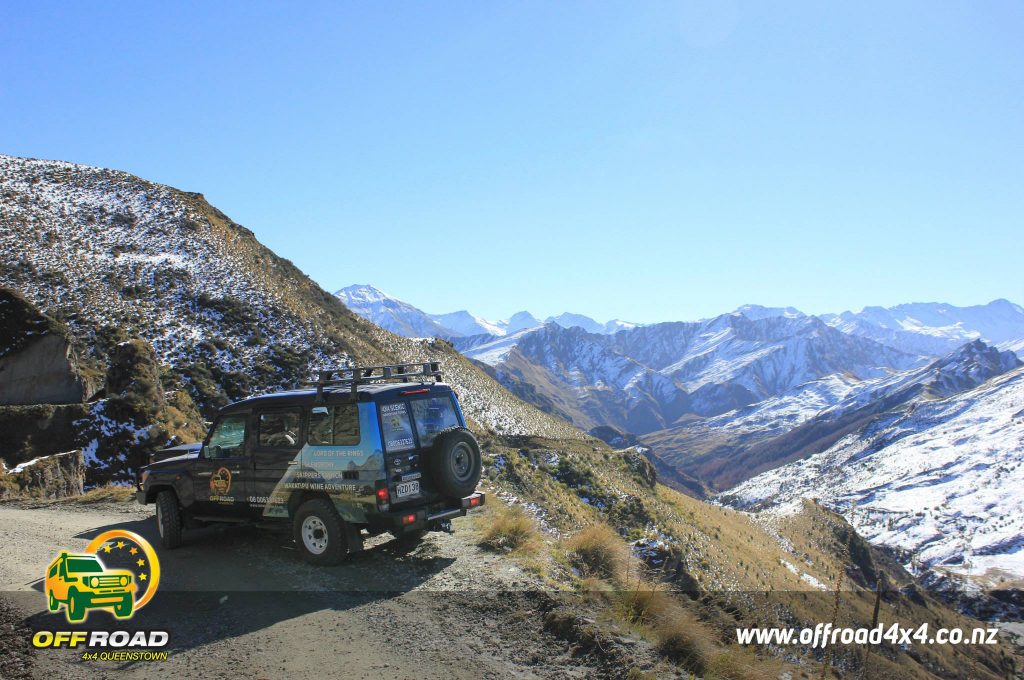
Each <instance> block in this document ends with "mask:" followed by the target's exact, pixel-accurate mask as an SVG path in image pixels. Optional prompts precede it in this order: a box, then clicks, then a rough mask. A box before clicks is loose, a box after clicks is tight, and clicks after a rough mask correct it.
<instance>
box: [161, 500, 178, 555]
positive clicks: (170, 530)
mask: <svg viewBox="0 0 1024 680" xmlns="http://www.w3.org/2000/svg"><path fill="white" fill-rule="evenodd" d="M156 530H157V532H158V533H159V534H160V544H161V545H162V546H163V547H165V548H167V549H168V550H172V549H174V548H177V547H178V546H179V545H181V508H179V507H178V497H177V496H175V495H174V492H173V491H161V492H160V493H159V494H157V497H156Z"/></svg>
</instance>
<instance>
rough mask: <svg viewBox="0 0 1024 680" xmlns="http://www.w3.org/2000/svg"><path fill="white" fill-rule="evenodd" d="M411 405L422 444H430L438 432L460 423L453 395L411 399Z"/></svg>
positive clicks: (424, 445)
mask: <svg viewBox="0 0 1024 680" xmlns="http://www.w3.org/2000/svg"><path fill="white" fill-rule="evenodd" d="M409 406H411V407H412V418H413V420H414V421H415V422H416V434H418V435H419V436H420V446H423V447H426V446H430V445H431V444H433V443H434V438H435V437H437V433H438V432H441V431H442V430H446V429H448V428H449V427H457V426H458V425H459V414H458V411H456V410H455V404H454V403H452V398H451V395H448V394H446V395H444V396H438V397H421V398H418V399H411V400H409Z"/></svg>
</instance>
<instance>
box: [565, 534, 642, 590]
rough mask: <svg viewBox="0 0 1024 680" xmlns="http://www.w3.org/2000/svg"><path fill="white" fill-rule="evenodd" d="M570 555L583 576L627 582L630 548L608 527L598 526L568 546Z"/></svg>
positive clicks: (577, 536) (580, 535)
mask: <svg viewBox="0 0 1024 680" xmlns="http://www.w3.org/2000/svg"><path fill="white" fill-rule="evenodd" d="M566 548H567V554H568V557H569V559H570V561H571V563H572V566H574V567H575V568H576V569H577V570H578V571H579V572H580V574H582V575H583V576H584V577H587V576H591V577H596V578H600V579H604V580H606V581H610V582H612V583H623V582H624V581H625V576H626V572H627V569H628V568H629V560H630V554H629V547H628V546H627V545H626V544H625V543H624V542H623V540H622V538H621V537H619V535H618V534H617V533H615V531H614V530H613V529H612V528H611V527H609V526H608V525H607V524H594V525H591V526H589V527H587V528H586V529H584V530H583V531H581V532H579V533H578V534H576V535H575V536H573V537H572V538H570V539H569V540H568V541H567V543H566Z"/></svg>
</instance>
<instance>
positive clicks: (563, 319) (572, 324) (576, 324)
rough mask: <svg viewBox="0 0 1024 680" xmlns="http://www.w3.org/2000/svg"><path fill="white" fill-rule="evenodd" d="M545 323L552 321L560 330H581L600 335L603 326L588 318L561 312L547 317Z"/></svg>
mask: <svg viewBox="0 0 1024 680" xmlns="http://www.w3.org/2000/svg"><path fill="white" fill-rule="evenodd" d="M545 321H553V322H554V323H557V324H558V325H559V326H561V327H562V328H582V329H583V330H585V331H586V332H588V333H601V332H602V331H604V326H602V325H601V324H599V323H598V322H596V321H594V320H593V319H591V318H590V317H589V316H584V315H583V314H573V313H572V312H563V313H561V314H559V315H558V316H549V317H548V318H547V319H545Z"/></svg>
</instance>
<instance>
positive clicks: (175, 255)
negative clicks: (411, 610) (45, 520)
mask: <svg viewBox="0 0 1024 680" xmlns="http://www.w3.org/2000/svg"><path fill="white" fill-rule="evenodd" d="M0 206H2V210H0V286H6V287H9V288H12V289H14V290H16V291H18V292H19V293H20V294H22V295H24V296H25V297H26V298H27V299H28V300H29V301H31V302H32V303H34V304H35V305H36V306H38V307H39V308H40V309H41V310H42V311H44V312H45V313H46V314H48V315H49V316H50V317H53V318H54V319H56V320H57V321H59V322H61V323H63V324H66V326H67V327H68V328H69V329H70V333H71V334H72V335H73V336H74V337H75V338H76V339H77V340H78V341H79V342H80V343H81V345H82V346H83V347H85V348H87V351H88V352H89V354H90V355H91V357H92V358H93V359H95V360H96V361H97V362H99V363H100V364H101V365H106V364H108V363H109V357H110V354H111V352H112V351H113V348H114V347H116V346H117V345H118V344H119V343H121V342H124V341H126V340H128V339H131V338H141V339H143V340H145V341H146V342H148V343H149V344H151V345H152V347H153V348H154V349H155V351H156V355H157V358H158V360H159V362H160V363H161V364H162V365H164V366H166V367H167V370H168V375H167V376H164V380H165V382H166V383H168V386H170V387H173V386H175V385H181V386H183V387H184V388H185V389H187V390H188V391H189V393H190V394H191V395H192V397H193V398H194V400H195V401H196V403H197V404H198V405H199V407H200V409H201V410H202V412H203V413H204V414H205V415H206V416H207V417H209V415H210V414H211V413H212V412H213V410H214V409H216V408H217V407H219V406H221V405H223V404H225V403H227V402H228V401H230V400H235V399H239V398H242V397H245V396H248V395H251V394H255V393H260V392H263V391H267V390H273V389H277V388H281V387H288V386H293V385H294V384H296V383H297V382H299V381H301V380H304V379H306V378H307V377H308V376H309V375H310V371H311V369H313V368H314V367H316V366H321V365H331V364H337V363H338V362H340V361H344V360H345V359H352V360H355V361H358V362H360V363H366V364H369V363H380V362H387V361H404V360H414V359H418V358H425V357H429V358H432V359H435V360H438V361H440V362H441V363H442V365H443V369H444V371H445V372H446V375H447V378H448V379H449V380H450V381H451V382H452V383H453V384H454V385H455V387H456V388H457V389H458V390H459V393H460V396H462V398H463V402H464V404H465V407H466V412H467V415H468V416H469V417H470V418H472V419H473V420H474V421H475V422H476V423H478V424H479V426H481V427H484V428H492V429H494V430H496V431H499V432H504V433H520V434H525V433H527V432H529V433H534V434H537V433H541V434H547V435H549V436H560V437H562V436H564V437H573V436H580V435H579V433H578V432H576V431H575V430H574V429H573V428H571V427H569V426H567V425H566V424H565V423H563V422H562V421H560V420H558V419H555V418H551V417H549V416H547V415H545V414H543V413H541V412H539V411H537V410H536V409H535V408H533V407H531V406H529V405H527V404H525V403H523V402H522V401H520V400H518V399H516V398H515V397H513V396H512V395H510V394H509V393H508V392H506V391H505V390H503V389H502V388H501V387H500V386H499V385H498V384H497V383H496V382H494V381H493V380H492V379H491V378H490V377H489V376H487V375H486V374H485V373H484V372H482V371H481V370H479V369H478V368H477V367H476V366H474V365H473V364H472V363H470V362H469V361H467V360H465V359H464V358H463V357H462V356H461V355H460V354H458V353H457V352H455V351H454V350H453V349H452V348H451V346H450V345H448V344H447V343H445V342H417V341H412V340H409V339H405V338H401V337H398V336H395V335H392V334H391V333H388V332H386V331H382V330H381V329H379V328H377V327H376V326H373V325H372V324H370V323H368V322H367V321H365V320H363V319H362V318H360V317H358V316H356V315H355V314H353V313H351V312H350V311H349V310H348V309H346V308H345V307H344V305H342V304H341V303H340V302H339V301H338V300H337V298H335V297H334V296H333V295H331V294H329V293H327V292H326V291H324V290H322V289H321V288H319V287H318V286H317V285H316V284H315V283H313V281H311V280H310V279H309V278H308V277H307V276H306V275H304V274H303V273H302V272H301V271H299V270H298V269H297V268H296V267H295V266H294V265H293V264H292V263H291V262H289V261H287V260H284V259H282V258H280V257H278V256H277V255H275V254H274V253H273V252H271V251H270V250H268V249H267V248H266V247H264V246H263V245H262V244H260V243H259V241H257V240H256V238H255V237H254V236H253V234H252V232H250V231H249V230H248V229H245V228H244V227H242V226H241V225H238V224H236V223H235V222H233V221H231V219H230V218H228V217H227V216H226V215H225V214H224V213H222V212H221V211H219V210H217V209H216V208H214V207H213V206H211V205H210V204H209V203H207V202H206V201H205V199H204V198H203V197H202V195H200V194H195V193H188V192H183V191H180V190H178V189H174V188H172V187H168V186H163V185H159V184H154V183H152V182H147V181H146V180H143V179H140V178H138V177H134V176H132V175H129V174H127V173H124V172H119V171H115V170H105V169H99V168H92V167H86V166H82V165H75V164H71V163H65V162H59V161H40V160H32V159H22V158H13V157H10V156H0Z"/></svg>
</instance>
